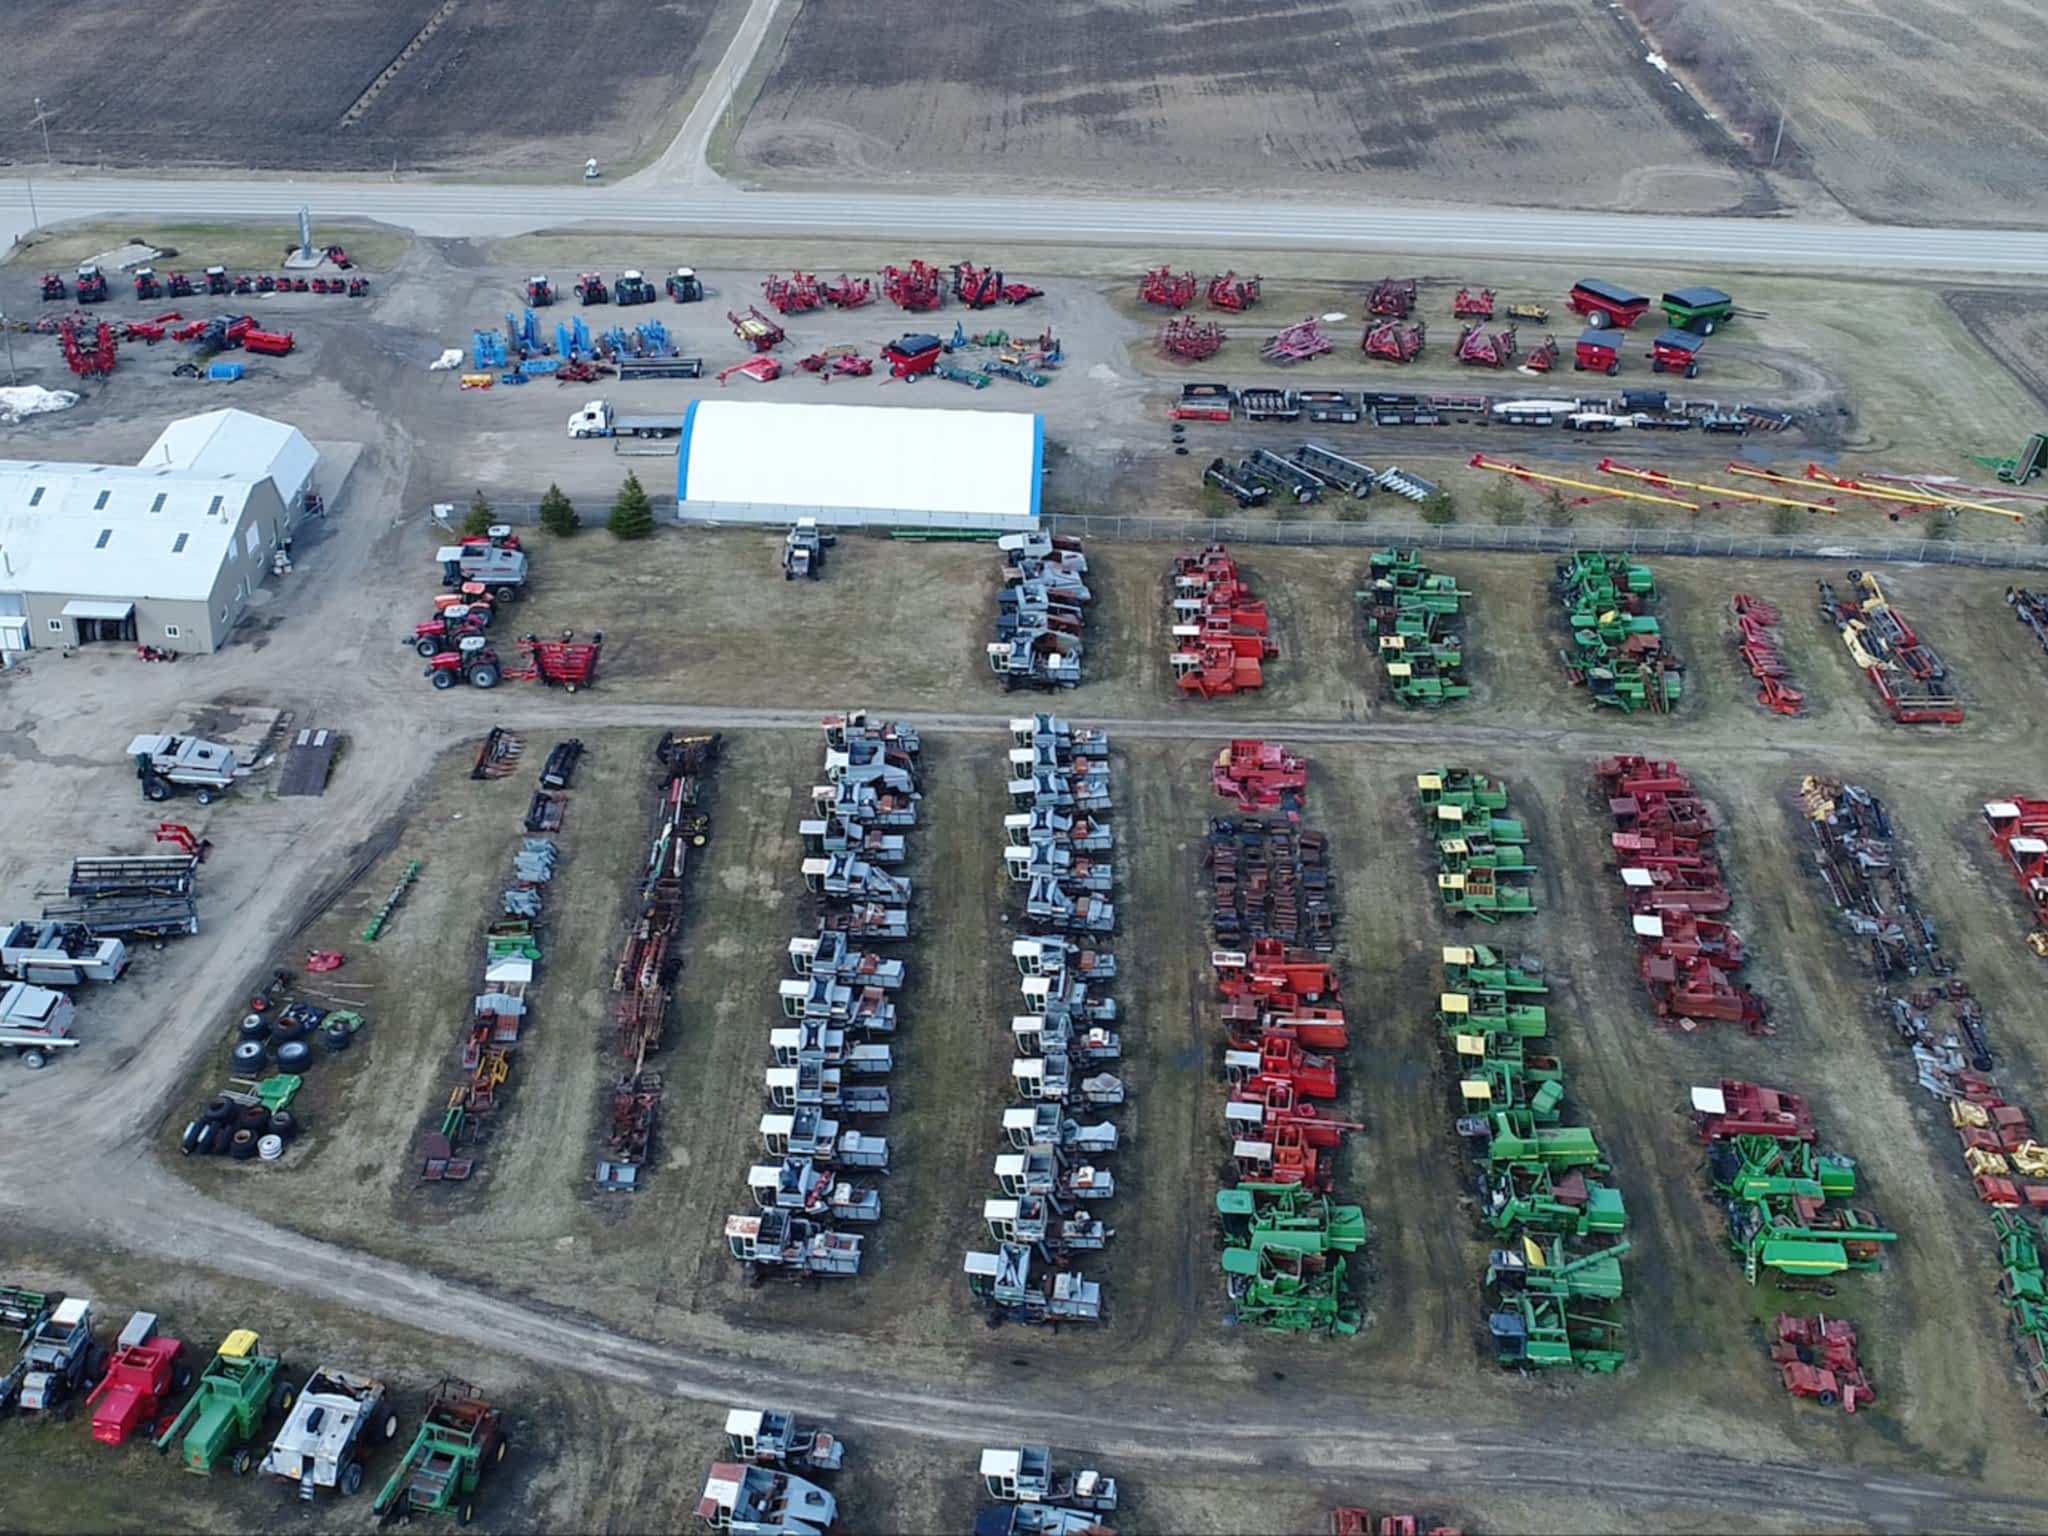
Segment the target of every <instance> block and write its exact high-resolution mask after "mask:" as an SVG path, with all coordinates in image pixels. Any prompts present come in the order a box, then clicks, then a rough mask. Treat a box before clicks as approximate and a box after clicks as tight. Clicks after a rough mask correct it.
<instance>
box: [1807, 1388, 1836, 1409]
mask: <svg viewBox="0 0 2048 1536" xmlns="http://www.w3.org/2000/svg"><path fill="white" fill-rule="evenodd" d="M1813 1400H1814V1401H1815V1402H1816V1403H1819V1404H1820V1405H1821V1407H1823V1408H1832V1407H1834V1406H1835V1404H1836V1403H1837V1402H1838V1401H1839V1399H1838V1398H1837V1397H1836V1396H1835V1394H1834V1393H1832V1392H1817V1393H1815V1394H1814V1398H1813Z"/></svg>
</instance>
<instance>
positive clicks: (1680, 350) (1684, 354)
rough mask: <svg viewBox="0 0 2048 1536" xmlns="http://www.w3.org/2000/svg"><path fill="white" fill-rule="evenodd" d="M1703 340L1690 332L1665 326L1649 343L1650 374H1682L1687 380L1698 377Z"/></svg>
mask: <svg viewBox="0 0 2048 1536" xmlns="http://www.w3.org/2000/svg"><path fill="white" fill-rule="evenodd" d="M1702 345H1703V338H1702V337H1699V336H1695V335H1694V334H1693V333H1692V332H1691V331H1681V330H1679V329H1678V328H1677V327H1676V326H1667V327H1666V328H1665V329H1663V330H1661V331H1659V332H1658V333H1657V337H1656V340H1654V341H1652V342H1651V343H1650V372H1652V373H1682V374H1684V375H1685V376H1686V377H1687V378H1688V379H1696V378H1698V377H1699V376H1700V347H1701V346H1702Z"/></svg>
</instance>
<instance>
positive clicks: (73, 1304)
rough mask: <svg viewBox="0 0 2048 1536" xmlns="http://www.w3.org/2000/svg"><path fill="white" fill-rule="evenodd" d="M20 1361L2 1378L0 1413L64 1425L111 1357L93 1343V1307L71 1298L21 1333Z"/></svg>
mask: <svg viewBox="0 0 2048 1536" xmlns="http://www.w3.org/2000/svg"><path fill="white" fill-rule="evenodd" d="M21 1337H22V1343H21V1358H20V1359H19V1360H17V1361H16V1362H15V1364H14V1367H13V1369H12V1370H10V1371H9V1372H8V1373H7V1375H6V1376H5V1377H4V1378H0V1410H4V1409H6V1408H8V1407H10V1406H11V1407H14V1408H17V1409H19V1410H20V1411H21V1412H23V1413H47V1414H49V1415H50V1416H51V1417H52V1418H54V1419H56V1420H58V1421H59V1422H60V1423H61V1422H63V1421H64V1420H67V1419H69V1418H70V1417H71V1409H72V1402H73V1399H74V1398H76V1397H77V1396H78V1395H79V1393H81V1392H82V1391H83V1390H84V1389H85V1386H86V1383H87V1382H88V1381H91V1380H94V1379H96V1378H97V1377H99V1376H100V1375H101V1374H102V1373H103V1372H104V1371H105V1369H106V1354H105V1352H104V1351H103V1350H99V1349H95V1348H94V1347H93V1342H92V1302H91V1301H90V1300H88V1299H87V1298H86V1297H83V1296H70V1297H66V1298H65V1299H64V1300H63V1301H60V1302H58V1303H57V1305H56V1306H55V1307H53V1308H51V1309H50V1310H49V1311H48V1312H47V1313H46V1314H44V1315H41V1316H38V1317H36V1318H35V1320H34V1321H33V1322H31V1323H30V1324H29V1326H28V1328H27V1329H26V1330H25V1331H24V1332H23V1334H22V1336H21Z"/></svg>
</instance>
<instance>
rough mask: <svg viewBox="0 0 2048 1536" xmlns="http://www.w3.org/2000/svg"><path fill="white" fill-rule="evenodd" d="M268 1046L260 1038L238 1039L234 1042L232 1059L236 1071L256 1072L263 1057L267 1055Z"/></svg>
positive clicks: (260, 1067)
mask: <svg viewBox="0 0 2048 1536" xmlns="http://www.w3.org/2000/svg"><path fill="white" fill-rule="evenodd" d="M269 1054H270V1053H269V1050H268V1048H267V1047H266V1046H265V1045H264V1043H263V1042H262V1041H261V1040H238V1041H237V1042H235V1049H234V1054H233V1058H232V1059H233V1061H234V1064H235V1070H236V1071H237V1072H257V1071H261V1070H262V1067H263V1058H264V1057H265V1056H267V1055H269Z"/></svg>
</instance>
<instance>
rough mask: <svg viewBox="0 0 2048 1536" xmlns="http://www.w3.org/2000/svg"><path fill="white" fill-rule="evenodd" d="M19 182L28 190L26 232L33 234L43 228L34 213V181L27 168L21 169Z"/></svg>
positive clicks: (39, 218) (39, 217)
mask: <svg viewBox="0 0 2048 1536" xmlns="http://www.w3.org/2000/svg"><path fill="white" fill-rule="evenodd" d="M21 180H22V184H23V185H24V186H26V187H27V188H28V232H29V233H30V234H34V233H35V232H36V231H37V230H39V229H41V228H42V227H43V221H42V217H41V216H40V215H39V214H37V212H36V179H35V177H33V176H31V175H29V173H28V167H27V166H23V167H22V168H21Z"/></svg>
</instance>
